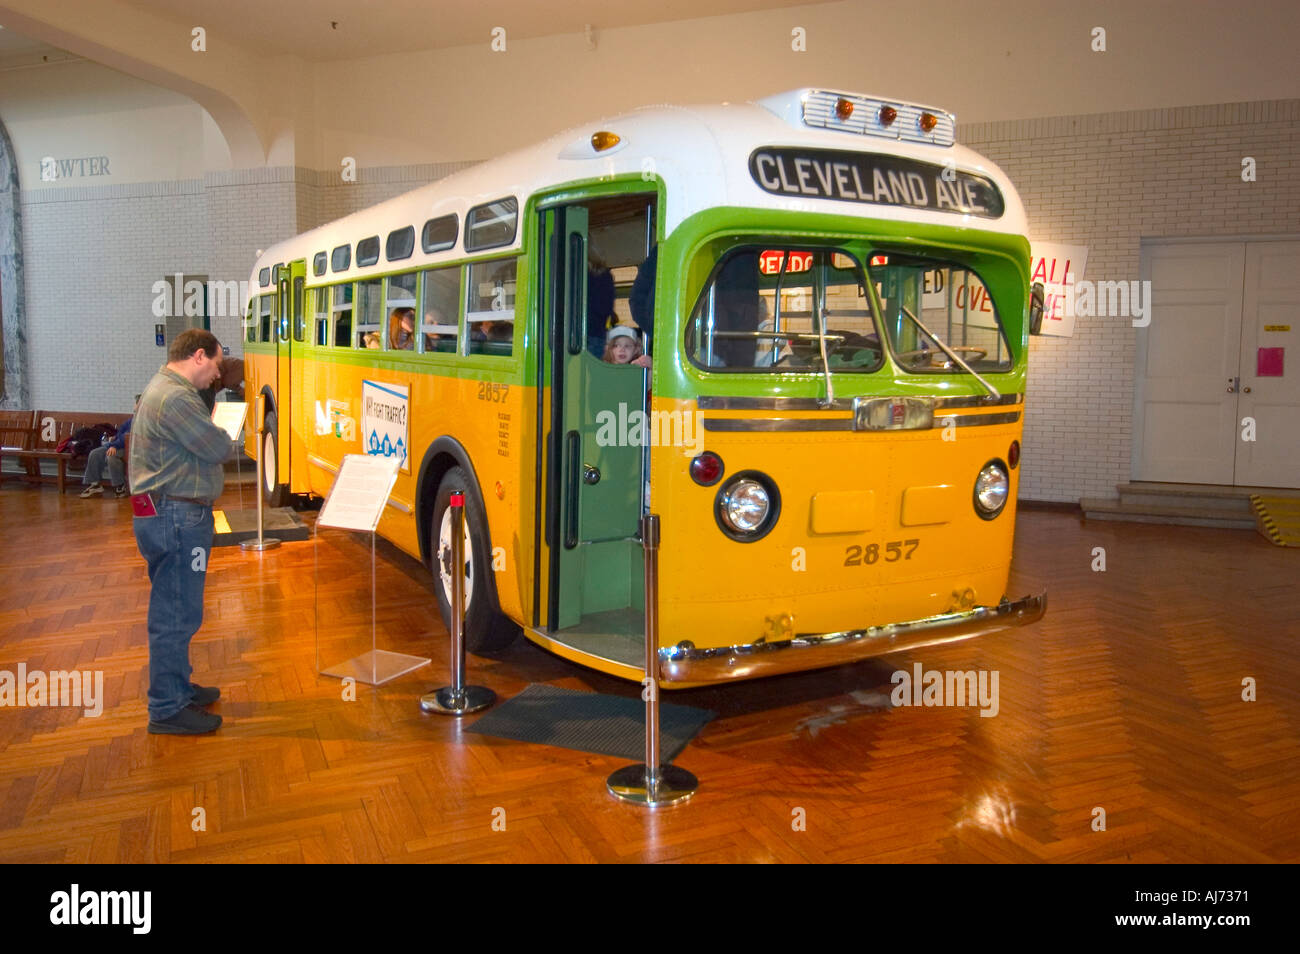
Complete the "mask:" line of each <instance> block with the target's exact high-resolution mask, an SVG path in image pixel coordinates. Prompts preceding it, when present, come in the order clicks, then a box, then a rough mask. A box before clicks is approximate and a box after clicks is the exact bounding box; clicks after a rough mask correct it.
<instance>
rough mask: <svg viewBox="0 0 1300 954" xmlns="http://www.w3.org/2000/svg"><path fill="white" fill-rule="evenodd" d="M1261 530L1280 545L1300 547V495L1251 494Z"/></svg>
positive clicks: (1257, 522) (1251, 501)
mask: <svg viewBox="0 0 1300 954" xmlns="http://www.w3.org/2000/svg"><path fill="white" fill-rule="evenodd" d="M1250 505H1251V507H1252V508H1253V509H1254V511H1255V526H1256V527H1257V528H1258V529H1259V532H1260V533H1262V534H1263V535H1264V536H1266V537H1268V538H1269V540H1271V541H1273V542H1274V543H1276V544H1277V545H1278V546H1280V547H1300V497H1263V496H1261V495H1259V494H1251V495H1250Z"/></svg>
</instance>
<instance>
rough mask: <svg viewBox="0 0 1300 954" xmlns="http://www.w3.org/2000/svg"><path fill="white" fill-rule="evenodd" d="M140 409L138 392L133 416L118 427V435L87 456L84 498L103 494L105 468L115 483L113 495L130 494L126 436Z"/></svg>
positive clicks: (83, 480) (124, 495) (82, 493)
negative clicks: (127, 484)
mask: <svg viewBox="0 0 1300 954" xmlns="http://www.w3.org/2000/svg"><path fill="white" fill-rule="evenodd" d="M138 410H140V395H138V394H137V395H136V396H135V408H134V410H133V411H132V416H131V417H128V418H127V419H126V421H125V422H124V423H123V424H122V426H121V427H119V428H118V429H117V435H116V436H115V437H114V438H113V439H112V440H110V441H109V442H108V443H106V444H101V445H99V446H98V447H96V448H94V449H93V450H91V452H90V454H89V455H88V456H87V457H86V473H85V474H84V475H83V476H82V478H81V482H82V483H83V484H84V485H85V487H86V489H85V490H83V491H82V492H81V496H82V499H85V498H88V497H100V496H103V493H104V487H103V480H104V470H105V469H107V470H108V479H109V480H110V481H111V482H112V484H113V496H115V497H118V498H121V497H126V496H129V494H128V492H127V489H126V438H127V435H128V434H130V433H131V422H132V421H133V420H134V419H135V417H134V414H135V411H138Z"/></svg>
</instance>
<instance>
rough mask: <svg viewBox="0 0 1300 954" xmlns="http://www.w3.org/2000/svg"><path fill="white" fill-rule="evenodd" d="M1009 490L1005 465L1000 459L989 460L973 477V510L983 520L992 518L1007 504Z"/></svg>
mask: <svg viewBox="0 0 1300 954" xmlns="http://www.w3.org/2000/svg"><path fill="white" fill-rule="evenodd" d="M1010 490H1011V479H1010V478H1009V477H1007V465H1006V464H1004V463H1002V461H1000V460H991V461H989V462H988V463H987V464H985V465H984V466H983V467H981V468H980V472H979V475H978V476H977V477H976V478H975V512H976V513H977V514H979V515H980V517H981V518H982V519H984V520H992V519H993V518H994V517H996V516H997V515H998V514H1000V513H1001V512H1002V508H1003V507H1005V506H1006V505H1007V494H1008V493H1009V492H1010Z"/></svg>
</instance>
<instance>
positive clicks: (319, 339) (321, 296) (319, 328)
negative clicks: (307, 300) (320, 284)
mask: <svg viewBox="0 0 1300 954" xmlns="http://www.w3.org/2000/svg"><path fill="white" fill-rule="evenodd" d="M311 301H312V315H313V321H314V329H315V330H314V332H313V334H312V341H313V342H314V343H315V344H316V345H318V346H320V347H324V346H325V345H327V344H329V343H330V290H329V289H328V288H313V289H312V291H311Z"/></svg>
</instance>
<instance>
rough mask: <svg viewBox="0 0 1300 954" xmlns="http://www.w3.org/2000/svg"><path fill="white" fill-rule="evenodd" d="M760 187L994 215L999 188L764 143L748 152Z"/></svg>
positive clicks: (926, 165) (907, 165)
mask: <svg viewBox="0 0 1300 954" xmlns="http://www.w3.org/2000/svg"><path fill="white" fill-rule="evenodd" d="M749 174H750V175H751V176H753V177H754V181H755V182H756V183H757V184H758V186H759V188H760V189H762V190H763V191H764V192H770V193H771V194H772V195H781V196H789V197H790V198H801V199H802V198H808V199H834V200H838V201H841V202H870V203H873V204H875V205H893V206H905V207H908V208H913V209H928V210H930V211H932V212H952V213H954V214H957V215H978V216H980V217H981V218H986V219H996V218H1000V217H1001V216H1002V212H1003V209H1004V205H1003V201H1002V193H1001V192H1000V191H999V190H998V187H997V185H995V184H994V182H993V180H991V179H989V178H988V177H987V176H981V175H977V174H975V173H973V172H963V171H961V170H960V169H955V168H952V167H946V166H941V165H936V164H935V163H932V162H921V161H920V160H918V159H907V158H904V157H902V156H888V155H882V154H879V153H871V152H844V151H841V150H837V149H799V148H790V147H779V146H765V147H763V148H762V149H755V150H754V151H753V152H752V153H751V154H750V156H749Z"/></svg>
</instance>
